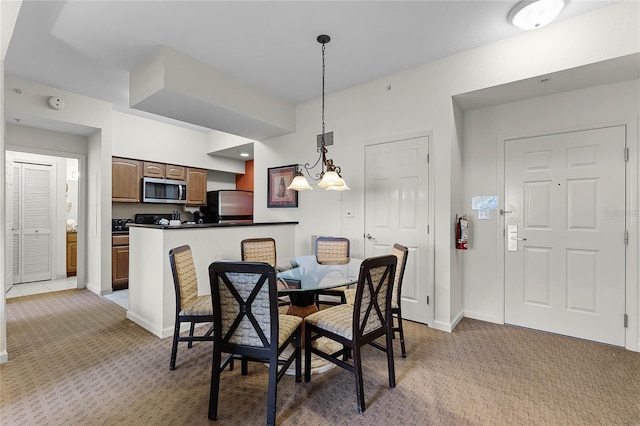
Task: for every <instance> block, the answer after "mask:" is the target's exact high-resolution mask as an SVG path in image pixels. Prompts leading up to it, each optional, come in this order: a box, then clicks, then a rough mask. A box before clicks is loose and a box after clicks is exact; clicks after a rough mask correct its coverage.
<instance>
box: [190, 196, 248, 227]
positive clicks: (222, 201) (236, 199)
mask: <svg viewBox="0 0 640 426" xmlns="http://www.w3.org/2000/svg"><path fill="white" fill-rule="evenodd" d="M200 212H201V213H202V215H203V217H202V218H203V219H204V223H232V222H233V223H246V222H253V192H252V191H239V190H231V189H225V190H219V191H209V192H207V205H206V207H200Z"/></svg>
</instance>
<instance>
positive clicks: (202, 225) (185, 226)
mask: <svg viewBox="0 0 640 426" xmlns="http://www.w3.org/2000/svg"><path fill="white" fill-rule="evenodd" d="M298 223H299V222H251V223H193V224H182V225H175V226H170V225H146V224H139V223H131V224H129V225H128V227H129V228H147V229H163V230H172V229H203V228H230V227H238V226H271V225H297V224H298Z"/></svg>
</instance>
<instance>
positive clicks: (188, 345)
mask: <svg viewBox="0 0 640 426" xmlns="http://www.w3.org/2000/svg"><path fill="white" fill-rule="evenodd" d="M195 328H196V323H195V322H193V321H192V322H191V326H190V327H189V337H193V330H194V329H195ZM187 347H188V348H192V347H193V340H189V342H188V343H187Z"/></svg>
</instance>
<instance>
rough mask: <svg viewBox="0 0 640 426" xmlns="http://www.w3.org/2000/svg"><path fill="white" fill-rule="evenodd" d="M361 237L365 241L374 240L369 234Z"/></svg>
mask: <svg viewBox="0 0 640 426" xmlns="http://www.w3.org/2000/svg"><path fill="white" fill-rule="evenodd" d="M363 237H365V238H366V239H367V240H375V238H373V236H372V235H371V234H365V235H363Z"/></svg>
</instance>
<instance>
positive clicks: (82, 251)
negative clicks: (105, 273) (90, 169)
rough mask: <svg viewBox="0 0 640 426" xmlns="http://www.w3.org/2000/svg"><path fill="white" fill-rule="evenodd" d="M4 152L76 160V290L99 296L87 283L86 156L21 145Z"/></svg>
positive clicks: (10, 146)
mask: <svg viewBox="0 0 640 426" xmlns="http://www.w3.org/2000/svg"><path fill="white" fill-rule="evenodd" d="M6 151H13V152H16V153H26V154H38V155H48V156H51V157H61V158H74V159H76V160H78V171H79V173H80V178H79V179H78V259H77V265H78V269H77V273H76V277H77V281H76V282H77V288H88V289H90V290H91V291H93V292H94V293H96V294H100V290H98V291H96V290H94V289H92V288H90V287H91V286H90V285H89V283H87V276H88V275H87V273H88V268H87V237H88V235H89V234H88V230H87V224H88V221H87V203H88V202H89V200H88V198H87V181H88V179H87V154H84V153H78V152H70V151H58V150H55V149H42V148H34V147H31V146H22V145H6V146H5V152H6Z"/></svg>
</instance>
